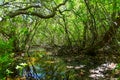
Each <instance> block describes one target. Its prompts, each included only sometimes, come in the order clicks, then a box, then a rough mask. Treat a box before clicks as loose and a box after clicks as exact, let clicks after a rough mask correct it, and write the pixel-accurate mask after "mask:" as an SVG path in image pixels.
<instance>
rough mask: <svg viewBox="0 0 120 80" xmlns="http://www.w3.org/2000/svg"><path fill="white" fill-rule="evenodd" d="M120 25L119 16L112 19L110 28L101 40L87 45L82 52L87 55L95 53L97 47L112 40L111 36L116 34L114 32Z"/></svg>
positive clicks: (101, 46)
mask: <svg viewBox="0 0 120 80" xmlns="http://www.w3.org/2000/svg"><path fill="white" fill-rule="evenodd" d="M119 26H120V17H118V18H117V19H116V20H114V21H113V23H112V24H111V26H110V28H109V29H108V31H106V33H105V34H104V36H103V38H102V40H101V41H99V42H97V43H96V44H94V45H93V46H90V47H88V48H87V49H85V50H84V51H83V52H84V53H86V54H89V55H95V54H96V51H98V49H100V48H103V47H104V46H105V45H106V44H109V43H110V42H111V41H112V38H113V37H114V36H115V35H116V32H117V30H118V28H119Z"/></svg>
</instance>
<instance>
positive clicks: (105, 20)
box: [0, 0, 120, 74]
mask: <svg viewBox="0 0 120 80" xmlns="http://www.w3.org/2000/svg"><path fill="white" fill-rule="evenodd" d="M119 6H120V1H119V0H0V57H3V56H5V58H10V59H11V60H10V61H8V60H6V61H5V62H1V63H0V64H6V63H11V64H12V62H14V63H15V61H17V60H14V59H13V58H16V57H17V56H20V57H21V56H22V55H21V54H23V53H24V55H28V56H30V55H29V52H30V50H31V49H32V48H34V47H42V48H45V49H46V50H49V51H51V50H52V51H53V54H55V55H72V54H78V55H80V54H86V55H91V56H95V55H98V54H100V53H110V54H112V53H114V54H119V52H120V48H119V47H120V29H119V26H120V7H119ZM56 50H57V51H56ZM10 55H13V56H12V58H11V56H10ZM0 61H1V60H0ZM9 66H10V65H6V66H5V70H6V69H8V68H9ZM12 66H13V67H14V66H16V65H15V64H13V65H12ZM9 69H10V68H9ZM1 71H4V69H2V68H0V72H1ZM4 74H6V73H5V72H4Z"/></svg>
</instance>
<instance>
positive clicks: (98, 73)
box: [89, 62, 117, 79]
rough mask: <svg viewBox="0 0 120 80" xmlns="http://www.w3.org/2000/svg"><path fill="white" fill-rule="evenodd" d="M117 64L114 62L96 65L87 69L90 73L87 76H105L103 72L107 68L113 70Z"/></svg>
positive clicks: (96, 77)
mask: <svg viewBox="0 0 120 80" xmlns="http://www.w3.org/2000/svg"><path fill="white" fill-rule="evenodd" d="M116 66H117V64H116V63H113V62H112V63H104V64H102V65H101V66H98V67H97V68H95V69H91V70H89V72H90V73H91V74H90V75H89V77H91V78H93V79H99V78H105V75H104V74H103V73H104V72H106V71H108V70H113V69H115V68H116Z"/></svg>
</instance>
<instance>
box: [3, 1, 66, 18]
mask: <svg viewBox="0 0 120 80" xmlns="http://www.w3.org/2000/svg"><path fill="white" fill-rule="evenodd" d="M67 1H68V0H65V1H64V2H62V3H60V4H59V5H57V6H56V7H54V8H53V9H52V10H50V12H51V13H49V14H48V15H44V14H42V13H39V12H34V11H32V12H31V11H28V9H31V8H41V6H40V5H30V6H27V7H25V8H21V9H18V10H15V11H11V12H9V13H8V14H6V16H8V17H9V18H14V17H15V16H18V15H21V14H26V15H32V16H37V17H39V18H43V19H48V18H52V17H54V16H55V14H56V11H57V9H58V8H59V7H60V6H62V5H65V4H66V2H67ZM3 20H5V18H3Z"/></svg>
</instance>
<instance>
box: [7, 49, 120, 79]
mask: <svg viewBox="0 0 120 80" xmlns="http://www.w3.org/2000/svg"><path fill="white" fill-rule="evenodd" d="M30 52H32V53H31V57H29V60H31V63H33V66H35V68H36V71H38V72H37V73H38V74H39V73H40V67H42V68H44V70H45V71H43V72H48V73H49V72H51V71H52V72H53V73H55V72H58V73H57V76H59V75H60V74H61V72H65V73H64V74H68V75H66V76H69V77H67V78H66V79H65V80H93V79H94V80H114V79H118V78H119V76H120V70H114V69H115V67H116V65H117V64H119V63H120V54H118V53H105V52H100V53H98V54H96V55H95V56H90V55H86V54H72V53H71V52H70V53H71V54H64V55H54V54H53V53H55V52H54V51H52V52H50V51H47V50H45V49H41V48H35V49H33V50H31V51H30ZM33 53H34V54H33ZM24 59H25V58H24ZM29 60H28V63H29ZM61 66H62V67H61ZM38 67H39V68H38ZM56 67H57V69H56ZM37 68H38V69H37ZM61 68H62V69H61ZM59 69H60V70H59ZM57 70H59V71H57ZM43 72H42V74H44V73H43ZM49 76H51V78H53V77H52V76H53V74H52V75H49ZM57 76H56V77H57ZM71 76H72V77H73V76H74V78H72V79H71ZM43 77H46V76H43ZM8 80H12V79H8ZM15 80H16V79H15ZM18 80H19V79H18ZM23 80H27V79H23ZM33 80H37V79H33ZM38 80H39V79H38ZM40 80H42V79H40ZM43 80H44V79H43ZM61 80H62V79H61ZM63 80H64V79H63Z"/></svg>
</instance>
